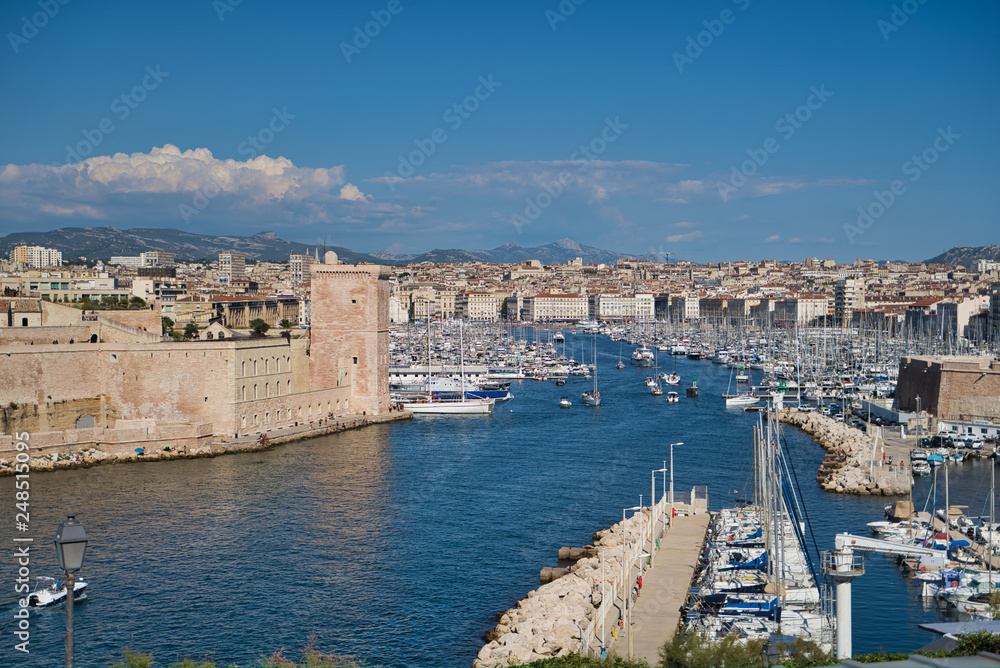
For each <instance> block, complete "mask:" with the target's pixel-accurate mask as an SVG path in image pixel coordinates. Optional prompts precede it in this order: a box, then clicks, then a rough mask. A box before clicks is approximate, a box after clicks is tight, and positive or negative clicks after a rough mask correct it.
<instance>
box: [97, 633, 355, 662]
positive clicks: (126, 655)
mask: <svg viewBox="0 0 1000 668" xmlns="http://www.w3.org/2000/svg"><path fill="white" fill-rule="evenodd" d="M316 640H317V639H316V636H310V637H309V642H308V643H307V644H306V646H305V647H304V648H303V649H302V651H301V653H300V655H299V657H298V658H289V657H288V656H287V655H286V654H285V649H284V648H281V649H279V650H278V651H276V652H274V653H272V654H271V655H270V656H262V657H261V658H260V661H259V662H258V665H259V666H260V668H340V667H346V668H359V667H360V666H361V664H360V663H359V662H358V661H356V660H355V659H354V658H353V657H349V656H340V655H338V654H333V653H330V652H324V651H322V650H320V649H317V647H316ZM162 665H166V666H167V667H168V668H215V665H216V664H215V661H213V660H205V661H197V660H195V659H191V658H187V657H185V658H184V659H183V660H181V661H177V662H175V663H169V664H163V663H157V662H156V661H155V659H154V658H153V655H152V654H148V653H145V652H139V651H136V650H134V649H132V648H131V647H126V648H125V649H123V650H122V659H121V660H120V661H118V662H117V663H113V664H111V668H154V666H162Z"/></svg>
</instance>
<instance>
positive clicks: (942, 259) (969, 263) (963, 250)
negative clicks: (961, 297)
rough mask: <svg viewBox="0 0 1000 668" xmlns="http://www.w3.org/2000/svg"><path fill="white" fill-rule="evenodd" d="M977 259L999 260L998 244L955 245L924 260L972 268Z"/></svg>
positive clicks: (931, 262)
mask: <svg viewBox="0 0 1000 668" xmlns="http://www.w3.org/2000/svg"><path fill="white" fill-rule="evenodd" d="M979 260H993V261H995V262H1000V246H997V245H996V244H990V245H989V246H977V247H972V246H955V247H954V248H952V249H951V250H947V251H945V252H943V253H941V254H940V255H936V256H934V257H932V258H931V259H929V260H924V262H926V263H927V264H947V265H951V266H955V265H958V264H960V265H962V266H963V267H965V268H966V269H972V268H974V267H975V266H976V262H977V261H979Z"/></svg>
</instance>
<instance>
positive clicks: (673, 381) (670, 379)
mask: <svg viewBox="0 0 1000 668" xmlns="http://www.w3.org/2000/svg"><path fill="white" fill-rule="evenodd" d="M660 380H662V381H663V382H664V383H666V384H667V385H680V383H681V377H680V376H679V375H677V374H676V373H661V374H660Z"/></svg>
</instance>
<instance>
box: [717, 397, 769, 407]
mask: <svg viewBox="0 0 1000 668" xmlns="http://www.w3.org/2000/svg"><path fill="white" fill-rule="evenodd" d="M722 398H723V399H725V400H726V407H727V408H730V407H733V406H753V405H755V404H756V403H758V402H759V401H760V399H761V398H760V397H758V396H757V395H754V394H730V395H725V394H724V395H722Z"/></svg>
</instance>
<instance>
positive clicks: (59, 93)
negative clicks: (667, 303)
mask: <svg viewBox="0 0 1000 668" xmlns="http://www.w3.org/2000/svg"><path fill="white" fill-rule="evenodd" d="M64 1H65V4H63V3H62V2H60V0H33V1H26V0H7V1H6V2H4V3H2V4H0V28H2V31H3V33H4V40H3V44H2V45H0V90H2V91H3V98H4V101H5V103H4V104H3V105H2V106H0V121H2V122H0V233H3V234H6V233H10V232H16V231H24V230H29V229H54V228H58V227H67V226H104V225H111V226H115V227H119V228H128V227H173V228H179V229H184V230H188V231H192V232H197V233H205V234H253V233H256V232H260V231H264V230H274V231H276V232H277V233H278V234H279V236H281V237H283V238H286V239H294V240H299V241H304V242H306V243H317V242H319V243H327V244H330V245H341V246H346V247H349V248H352V249H354V250H358V251H367V252H374V251H377V250H382V249H390V250H394V251H397V252H423V251H426V250H430V249H432V248H435V247H437V248H469V249H474V248H492V247H495V246H497V245H500V244H502V243H507V242H516V243H519V244H521V245H522V246H532V245H538V244H543V243H548V242H551V241H554V240H556V239H559V238H563V237H570V238H572V239H575V240H576V241H579V242H581V243H584V244H588V245H592V246H598V247H601V248H606V249H609V250H616V251H622V252H630V253H647V252H658V253H663V252H673V253H676V256H677V257H679V258H683V259H689V260H693V261H703V262H708V261H725V260H736V259H762V258H775V259H801V258H803V257H812V256H819V257H833V258H837V259H838V260H841V261H846V260H853V259H854V258H856V257H864V258H867V257H874V258H879V259H896V258H900V259H910V260H921V259H925V258H927V257H930V256H932V255H936V254H937V253H939V252H941V251H943V250H945V249H947V248H950V247H952V246H955V245H985V244H989V243H994V242H997V241H998V240H997V235H996V230H997V224H996V213H997V209H998V207H997V205H998V203H1000V202H998V199H1000V195H998V193H1000V188H997V186H996V183H997V180H998V179H997V177H998V173H997V172H998V167H997V164H998V161H997V160H996V151H997V149H998V147H1000V141H998V139H1000V130H998V127H997V122H996V110H997V108H998V96H1000V88H998V86H997V82H998V72H1000V4H998V3H996V2H987V1H985V0H979V1H975V0H974V1H971V2H963V3H956V2H945V1H944V0H924V1H923V2H921V1H920V0H908V1H907V2H890V1H881V0H864V1H852V0H845V1H843V2H837V3H820V2H768V3H765V2H762V1H760V0H714V1H702V2H693V1H681V0H678V1H674V2H644V3H612V2H607V1H606V0H604V1H602V0H582V1H581V0H575V1H574V0H562V2H561V3H560V2H559V1H558V0H548V1H545V0H542V1H539V2H517V1H510V2H496V3H459V2H447V3H445V2H439V3H430V2H421V1H420V0H392V1H391V2H390V1H389V0H377V1H374V2H336V3H333V2H297V3H295V2H286V3H277V2H264V1H263V0H242V2H239V0H215V1H214V2H213V1H212V0H198V1H196V2H195V1H185V0H173V1H170V2H141V3H135V2H116V1H106V2H101V3H84V2H80V1H79V0H64ZM237 3H238V4H237ZM578 3H579V4H578ZM366 30H367V33H368V34H367V35H366V34H365V32H366ZM371 35H373V36H371ZM581 147H582V148H581ZM859 207H860V211H859Z"/></svg>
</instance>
